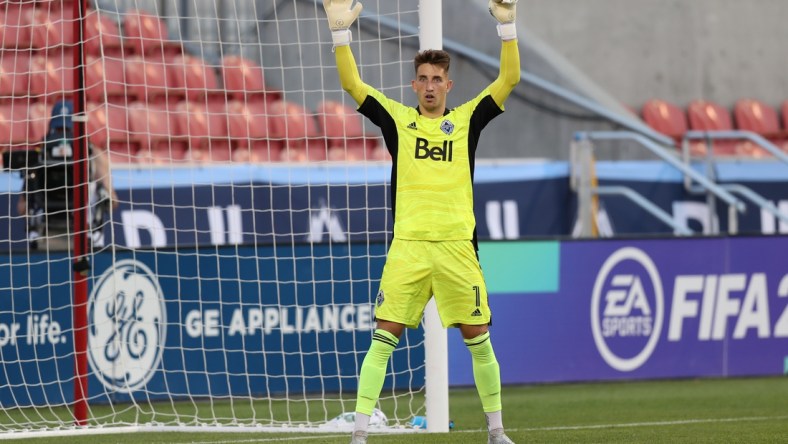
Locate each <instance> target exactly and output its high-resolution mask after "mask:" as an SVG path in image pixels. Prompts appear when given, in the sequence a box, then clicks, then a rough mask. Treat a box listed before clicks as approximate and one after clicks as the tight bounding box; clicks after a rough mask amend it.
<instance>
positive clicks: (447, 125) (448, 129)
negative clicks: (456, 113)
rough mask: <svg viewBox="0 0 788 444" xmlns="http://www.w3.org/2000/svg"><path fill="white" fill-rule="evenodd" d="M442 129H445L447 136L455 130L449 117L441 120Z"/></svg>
mask: <svg viewBox="0 0 788 444" xmlns="http://www.w3.org/2000/svg"><path fill="white" fill-rule="evenodd" d="M441 131H443V132H444V133H445V134H446V135H447V136H450V135H451V133H453V132H454V124H453V123H451V121H450V120H448V119H446V120H444V121H443V122H441Z"/></svg>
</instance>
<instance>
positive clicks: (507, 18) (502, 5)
mask: <svg viewBox="0 0 788 444" xmlns="http://www.w3.org/2000/svg"><path fill="white" fill-rule="evenodd" d="M489 9H490V14H492V16H493V17H495V20H498V23H502V24H503V23H514V20H515V19H516V18H517V0H490V3H489Z"/></svg>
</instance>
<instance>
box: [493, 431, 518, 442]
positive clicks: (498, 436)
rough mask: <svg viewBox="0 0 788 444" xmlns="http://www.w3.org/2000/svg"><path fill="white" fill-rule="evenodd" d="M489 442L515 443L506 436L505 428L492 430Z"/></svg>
mask: <svg viewBox="0 0 788 444" xmlns="http://www.w3.org/2000/svg"><path fill="white" fill-rule="evenodd" d="M487 444H514V441H512V440H511V439H509V437H508V436H506V433H504V432H503V429H495V430H490V435H489V436H488V437H487Z"/></svg>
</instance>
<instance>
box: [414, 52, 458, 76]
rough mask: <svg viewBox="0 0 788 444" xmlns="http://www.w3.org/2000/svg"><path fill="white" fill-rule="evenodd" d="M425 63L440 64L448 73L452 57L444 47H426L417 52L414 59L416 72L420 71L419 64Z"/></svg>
mask: <svg viewBox="0 0 788 444" xmlns="http://www.w3.org/2000/svg"><path fill="white" fill-rule="evenodd" d="M425 63H429V64H430V65H436V66H440V67H441V68H443V70H444V71H446V74H448V73H449V64H450V63H451V58H450V57H449V53H448V52H446V51H444V50H442V49H426V50H424V51H420V52H419V53H418V54H416V57H415V58H414V59H413V67H414V68H415V69H416V72H418V71H419V66H421V65H423V64H425Z"/></svg>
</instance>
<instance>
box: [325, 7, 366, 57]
mask: <svg viewBox="0 0 788 444" xmlns="http://www.w3.org/2000/svg"><path fill="white" fill-rule="evenodd" d="M352 4H353V0H323V8H324V9H325V10H326V16H327V17H328V26H329V28H331V37H332V39H333V40H334V45H335V46H342V45H347V44H349V43H350V37H351V34H350V29H348V28H350V25H352V24H353V22H355V21H356V19H357V18H358V15H359V14H361V9H363V6H362V5H361V3H359V2H356V5H355V6H353V7H352V8H351V7H350V6H351V5H352Z"/></svg>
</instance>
